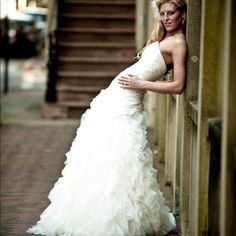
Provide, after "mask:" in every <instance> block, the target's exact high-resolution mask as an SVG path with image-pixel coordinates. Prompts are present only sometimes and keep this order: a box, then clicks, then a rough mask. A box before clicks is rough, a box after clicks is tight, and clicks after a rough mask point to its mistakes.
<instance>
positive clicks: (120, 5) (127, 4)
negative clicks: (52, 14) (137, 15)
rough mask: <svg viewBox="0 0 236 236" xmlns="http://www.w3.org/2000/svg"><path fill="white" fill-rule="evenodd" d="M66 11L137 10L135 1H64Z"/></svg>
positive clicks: (103, 12)
mask: <svg viewBox="0 0 236 236" xmlns="http://www.w3.org/2000/svg"><path fill="white" fill-rule="evenodd" d="M62 8H63V12H64V13H76V14H81V13H88V14H91V13H98V12H99V13H100V14H124V13H133V12H134V11H135V2H134V1H129V0H127V1H64V3H63V5H62Z"/></svg>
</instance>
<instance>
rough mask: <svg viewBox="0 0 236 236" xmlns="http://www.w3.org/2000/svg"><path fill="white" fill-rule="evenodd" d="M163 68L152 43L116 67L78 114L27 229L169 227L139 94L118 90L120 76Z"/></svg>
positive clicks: (110, 233) (117, 233)
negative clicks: (59, 166)
mask: <svg viewBox="0 0 236 236" xmlns="http://www.w3.org/2000/svg"><path fill="white" fill-rule="evenodd" d="M165 72H166V65H165V62H164V59H163V57H162V55H161V52H160V49H159V45H158V42H154V43H152V44H150V45H149V46H148V47H147V48H146V49H145V51H144V52H143V55H142V57H141V59H140V60H139V61H138V62H136V63H135V64H134V65H132V66H130V67H129V68H127V69H126V70H124V71H122V72H121V73H120V74H119V75H118V76H117V77H116V78H115V79H114V80H113V81H112V83H111V84H110V86H109V87H108V88H107V89H104V90H102V91H101V92H100V94H99V95H98V96H97V97H95V98H94V99H93V101H92V102H91V104H90V108H89V109H88V110H87V111H86V112H85V113H84V114H83V116H82V119H81V125H80V127H79V128H78V129H77V134H76V137H75V138H74V140H73V142H72V145H71V148H70V150H69V152H67V153H66V157H67V160H66V161H65V167H64V169H63V170H62V177H60V178H59V179H58V181H57V182H56V183H55V185H54V187H53V188H52V190H51V191H50V193H49V196H48V198H49V200H50V202H51V203H50V204H49V206H48V207H47V208H46V209H45V210H44V212H43V213H42V214H41V216H40V220H39V221H38V222H37V224H36V225H34V226H33V227H32V228H30V229H28V231H27V233H33V234H41V235H47V236H146V235H164V234H166V233H167V232H169V231H170V230H172V229H175V227H176V225H175V219H174V216H173V214H172V213H170V212H169V208H168V207H166V206H165V205H164V198H163V196H162V193H161V192H160V189H159V185H158V183H157V180H156V170H155V169H154V168H153V157H152V152H151V149H150V147H149V144H148V141H147V137H146V117H147V112H146V109H145V99H144V92H140V91H134V90H125V89H122V88H120V86H119V84H118V83H117V78H118V77H119V76H120V75H121V74H127V73H128V74H137V75H138V76H139V77H140V78H141V79H143V80H150V81H154V80H156V79H157V78H158V77H160V76H162V75H163V74H164V73H165Z"/></svg>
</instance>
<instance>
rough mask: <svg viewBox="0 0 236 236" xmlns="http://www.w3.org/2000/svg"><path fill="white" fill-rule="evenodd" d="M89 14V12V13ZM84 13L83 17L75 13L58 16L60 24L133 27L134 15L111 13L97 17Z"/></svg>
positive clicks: (86, 26)
mask: <svg viewBox="0 0 236 236" xmlns="http://www.w3.org/2000/svg"><path fill="white" fill-rule="evenodd" d="M90 15H91V14H90ZM90 15H85V16H86V17H85V16H84V17H79V16H77V14H70V15H63V16H62V17H61V18H60V26H61V27H67V28H73V27H77V28H89V29H96V28H123V29H124V28H134V27H135V19H134V17H123V18H119V17H115V16H113V15H111V16H110V17H108V16H106V17H105V15H104V17H103V15H99V17H98V18H96V17H92V16H95V15H91V17H90Z"/></svg>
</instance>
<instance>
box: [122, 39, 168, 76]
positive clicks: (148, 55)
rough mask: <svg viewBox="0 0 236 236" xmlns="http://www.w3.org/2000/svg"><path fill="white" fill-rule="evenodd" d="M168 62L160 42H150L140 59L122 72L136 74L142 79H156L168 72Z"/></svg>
mask: <svg viewBox="0 0 236 236" xmlns="http://www.w3.org/2000/svg"><path fill="white" fill-rule="evenodd" d="M166 70H167V68H166V64H165V61H164V59H163V56H162V54H161V51H160V48H159V42H158V41H156V42H154V43H151V44H149V45H148V46H147V47H146V48H145V50H144V52H143V53H142V56H141V58H140V60H139V61H137V62H136V63H135V64H133V65H132V66H130V67H128V68H127V69H125V70H124V71H122V72H121V73H120V75H123V74H135V75H137V76H138V77H139V78H140V79H142V80H148V81H156V80H157V79H159V78H160V77H162V76H163V75H164V74H165V72H166Z"/></svg>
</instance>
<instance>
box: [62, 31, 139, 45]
mask: <svg viewBox="0 0 236 236" xmlns="http://www.w3.org/2000/svg"><path fill="white" fill-rule="evenodd" d="M134 33H135V32H134V28H130V29H121V28H117V29H106V28H97V29H93V30H91V29H80V28H62V29H61V30H60V31H59V36H58V41H59V43H60V42H61V41H70V42H91V41H92V40H94V42H107V43H109V42H119V43H121V42H122V43H134V40H135V36H134Z"/></svg>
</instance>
